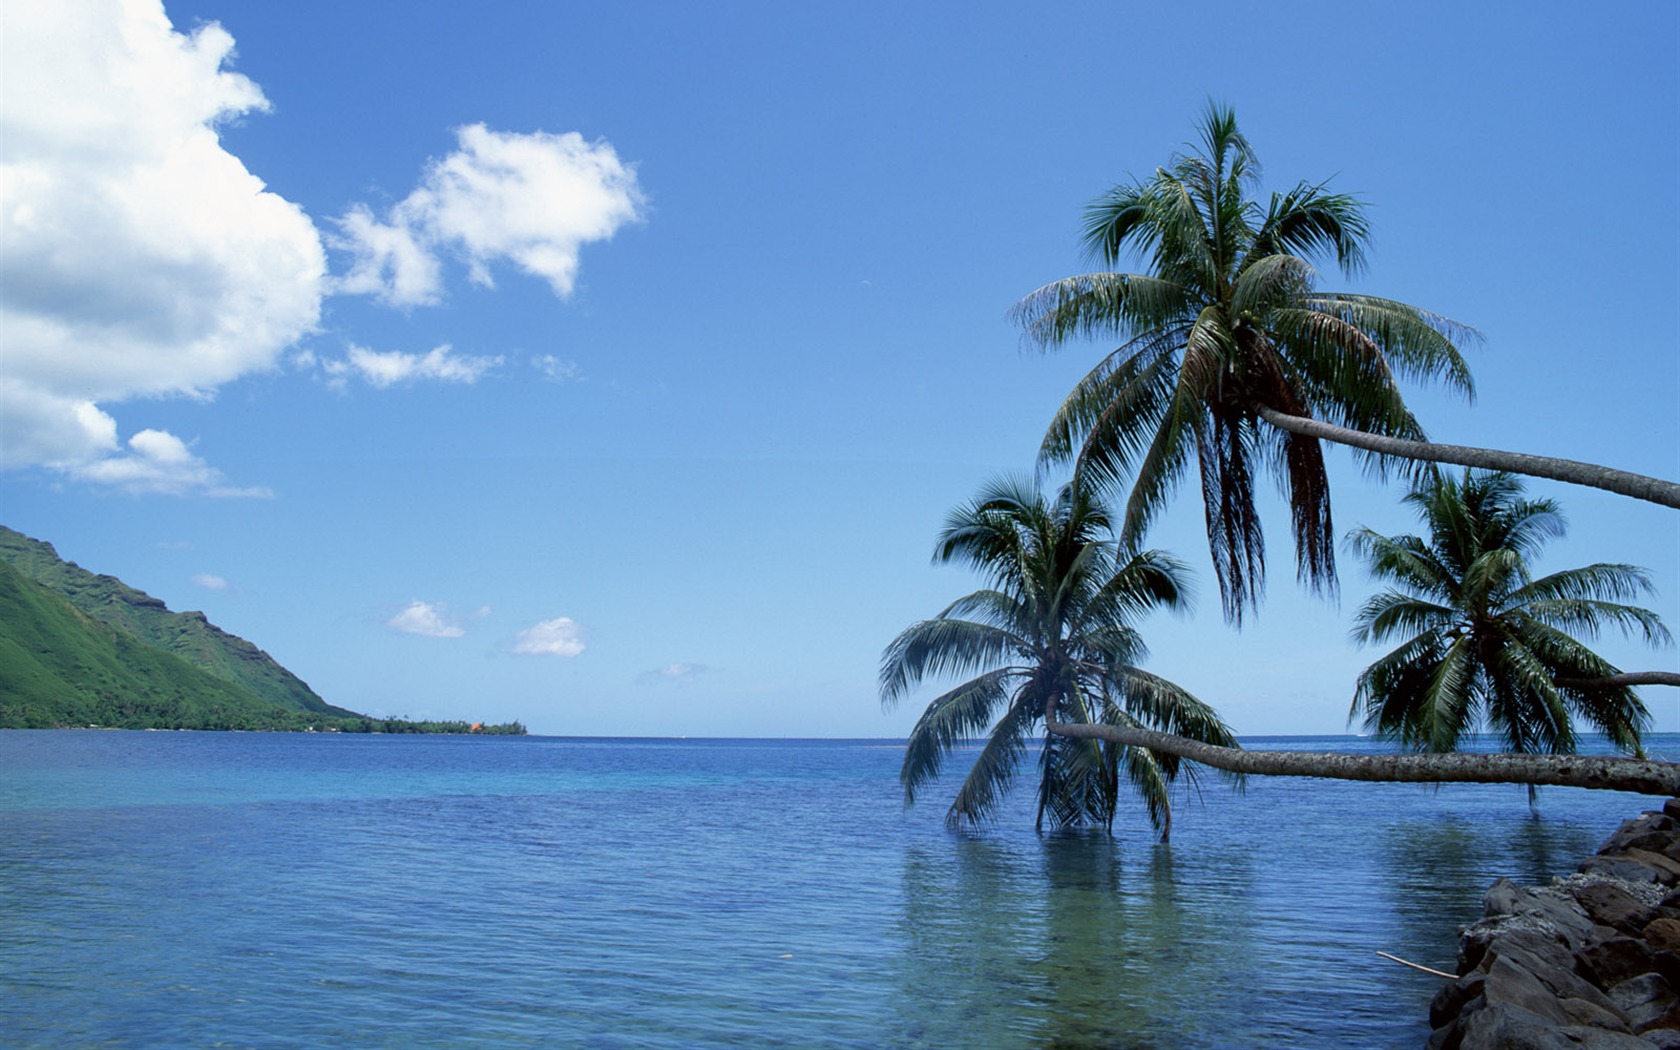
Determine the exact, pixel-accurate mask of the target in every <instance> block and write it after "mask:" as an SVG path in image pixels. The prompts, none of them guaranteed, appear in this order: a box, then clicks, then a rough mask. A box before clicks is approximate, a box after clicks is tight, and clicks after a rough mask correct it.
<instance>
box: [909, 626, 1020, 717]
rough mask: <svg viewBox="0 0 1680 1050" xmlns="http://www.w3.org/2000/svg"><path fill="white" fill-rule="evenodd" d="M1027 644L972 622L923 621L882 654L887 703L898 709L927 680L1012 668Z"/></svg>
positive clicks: (1009, 634) (994, 628)
mask: <svg viewBox="0 0 1680 1050" xmlns="http://www.w3.org/2000/svg"><path fill="white" fill-rule="evenodd" d="M1021 646H1022V640H1021V639H1020V638H1019V637H1017V636H1016V635H1013V634H1011V633H1009V632H1008V631H1004V630H1001V629H999V628H997V627H993V626H992V625H990V624H983V623H975V622H973V621H971V620H949V619H937V620H922V621H919V622H917V623H914V624H911V625H910V626H909V627H907V628H905V629H904V631H903V632H902V633H900V634H899V636H898V637H897V638H894V639H893V640H892V642H891V643H890V644H889V645H888V646H887V648H886V651H885V652H883V653H882V654H881V675H880V687H881V703H882V705H883V706H885V707H891V706H893V705H894V704H896V703H897V702H898V701H899V699H900V698H902V697H903V696H904V695H905V694H906V693H908V692H909V691H910V690H912V689H914V688H916V687H917V686H919V685H920V684H921V683H922V682H923V681H924V680H925V679H928V678H938V677H942V676H947V675H960V674H966V673H972V672H975V671H985V670H990V669H992V668H994V667H997V666H998V665H999V664H1007V663H1008V662H1009V659H1010V657H1011V656H1012V655H1013V654H1014V653H1015V652H1016V651H1017V650H1018V649H1019V648H1021Z"/></svg>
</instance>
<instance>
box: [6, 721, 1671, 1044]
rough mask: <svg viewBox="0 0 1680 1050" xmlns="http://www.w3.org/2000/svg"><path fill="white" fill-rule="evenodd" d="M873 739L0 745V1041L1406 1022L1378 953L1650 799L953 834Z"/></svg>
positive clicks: (1303, 791) (963, 1033)
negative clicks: (1093, 831) (916, 800)
mask: <svg viewBox="0 0 1680 1050" xmlns="http://www.w3.org/2000/svg"><path fill="white" fill-rule="evenodd" d="M1248 743H1249V745H1250V746H1256V747H1285V746H1287V747H1309V748H1332V747H1334V748H1342V749H1345V748H1350V747H1352V748H1359V747H1363V746H1365V745H1364V744H1363V743H1362V742H1361V741H1358V740H1354V739H1346V738H1312V739H1305V740H1285V739H1265V740H1252V741H1249V742H1248ZM1677 744H1680V741H1677V740H1675V739H1674V738H1664V739H1659V740H1657V741H1656V749H1657V750H1659V751H1661V750H1663V749H1664V748H1665V747H1666V748H1672V749H1675V750H1680V747H1676V745H1677ZM901 756H902V752H901V750H900V749H899V748H897V747H896V746H894V745H892V744H891V743H890V742H878V741H828V740H822V741H800V740H793V741H782V740H776V741H759V740H593V739H563V738H542V737H527V738H507V737H501V738H463V737H368V736H327V735H322V736H314V735H295V734H244V733H228V734H213V733H125V732H74V731H65V732H23V731H11V732H5V733H0V1044H4V1045H6V1046H16V1047H55V1048H56V1047H82V1046H101V1047H211V1046H218V1047H219V1046H230V1047H247V1046H248V1047H311V1048H313V1047H329V1046H331V1047H393V1048H404V1050H407V1048H414V1047H525V1046H536V1047H599V1048H619V1047H626V1048H628V1047H638V1048H643V1047H723V1046H729V1047H889V1048H891V1047H930V1048H935V1047H937V1048H946V1047H1000V1048H1008V1047H1023V1048H1024V1047H1065V1048H1074V1047H1117V1048H1146V1047H1147V1048H1181V1047H1360V1048H1378V1047H1408V1048H1412V1047H1418V1046H1420V1045H1421V1044H1422V1042H1423V1040H1424V1039H1425V1038H1426V1037H1427V1035H1428V1029H1427V1026H1426V1024H1425V1016H1426V1013H1427V1004H1428V1001H1429V998H1430V996H1431V995H1432V994H1434V992H1435V990H1436V988H1437V987H1439V984H1440V981H1439V979H1438V978H1434V977H1431V976H1429V975H1427V974H1424V973H1420V972H1418V971H1415V970H1410V969H1406V968H1404V967H1401V966H1399V965H1396V964H1394V963H1391V962H1388V961H1386V960H1384V959H1381V958H1379V957H1378V956H1377V955H1376V954H1375V953H1376V952H1378V951H1386V952H1390V953H1393V954H1395V955H1399V956H1402V957H1404V958H1407V959H1412V960H1415V961H1418V962H1421V963H1425V964H1429V965H1433V966H1435V967H1438V968H1441V969H1451V968H1452V962H1453V958H1454V952H1455V946H1456V937H1455V928H1456V927H1457V926H1459V925H1461V924H1463V923H1465V922H1468V921H1471V920H1473V919H1474V918H1476V917H1477V916H1478V915H1479V913H1480V907H1481V897H1482V893H1483V891H1484V890H1485V889H1486V887H1487V885H1488V883H1490V882H1491V881H1492V880H1493V879H1494V878H1496V877H1498V876H1500V875H1509V876H1512V877H1514V878H1516V879H1518V880H1519V881H1526V882H1545V881H1547V880H1549V879H1550V878H1551V876H1553V875H1556V874H1562V873H1565V872H1568V871H1570V870H1573V868H1574V866H1575V863H1576V862H1577V860H1578V859H1579V858H1580V857H1581V856H1582V855H1584V854H1586V853H1590V852H1591V851H1592V850H1593V849H1594V848H1595V847H1596V845H1597V844H1598V842H1599V841H1600V840H1602V839H1603V838H1604V837H1605V836H1606V835H1607V834H1608V833H1609V832H1610V831H1611V830H1613V829H1614V828H1615V826H1616V825H1617V824H1618V823H1620V821H1621V820H1623V819H1624V818H1626V817H1629V816H1632V815H1634V814H1635V813H1637V812H1639V811H1640V810H1641V809H1644V808H1648V807H1649V806H1650V805H1651V804H1652V803H1651V800H1647V799H1642V798H1639V797H1637V796H1629V795H1616V794H1607V793H1599V792H1577V791H1569V790H1565V789H1547V790H1545V791H1543V792H1542V794H1541V798H1540V809H1539V812H1538V815H1535V814H1533V813H1531V811H1530V809H1529V806H1528V801H1527V796H1526V794H1525V793H1524V791H1523V790H1522V789H1521V788H1515V787H1457V786H1455V787H1446V788H1442V789H1440V790H1433V789H1429V788H1420V787H1415V786H1401V785H1371V784H1337V783H1333V782H1325V781H1307V780H1297V779H1256V780H1252V781H1250V783H1249V786H1248V789H1247V792H1246V794H1243V795H1236V794H1233V793H1232V792H1231V791H1229V790H1228V789H1227V788H1226V786H1225V785H1224V783H1223V782H1221V781H1219V780H1218V779H1216V778H1213V777H1208V778H1205V779H1204V782H1203V785H1202V789H1201V798H1200V800H1199V801H1198V799H1197V797H1196V796H1195V795H1193V794H1192V795H1190V796H1187V797H1185V798H1181V799H1179V800H1177V802H1176V804H1175V822H1174V829H1173V840H1172V843H1171V845H1170V846H1160V845H1157V844H1156V843H1155V842H1154V839H1153V836H1152V835H1151V834H1150V832H1149V829H1148V825H1147V823H1146V821H1145V819H1144V818H1143V816H1142V813H1141V808H1137V807H1134V808H1131V809H1128V810H1127V812H1126V813H1125V814H1124V815H1123V816H1122V817H1121V819H1120V820H1119V821H1117V823H1116V834H1115V836H1114V837H1113V838H1112V839H1109V838H1105V837H1102V836H1098V835H1044V836H1040V835H1037V834H1034V833H1033V831H1032V817H1031V811H1030V804H1031V803H1030V795H1031V792H1030V789H1029V788H1028V786H1027V785H1028V784H1030V769H1029V770H1024V771H1023V780H1022V782H1021V789H1020V790H1019V791H1018V792H1017V794H1018V795H1019V796H1020V797H1018V798H1017V799H1016V800H1015V802H1014V803H1012V805H1011V807H1010V810H1009V811H1008V812H1006V813H1005V814H1004V815H1003V816H1002V818H1001V819H1000V820H999V822H998V823H997V824H996V825H995V826H993V827H991V828H989V829H988V830H986V831H985V832H984V833H982V834H958V833H953V832H950V831H947V830H946V829H945V827H944V825H943V823H942V817H943V806H944V802H945V800H947V799H948V796H949V794H950V789H951V784H950V783H949V782H947V783H945V784H943V785H940V786H939V787H937V788H935V789H934V790H931V791H929V792H928V793H927V795H926V796H925V801H923V802H922V803H920V804H918V805H917V806H916V807H915V808H913V809H910V810H905V809H903V807H902V805H901V799H900V794H899V789H898V784H897V772H898V764H899V761H900V758H901ZM960 757H962V756H959V758H960ZM963 764H964V763H962V762H960V761H959V762H958V763H956V765H957V766H958V767H959V771H960V767H961V766H962V765H963Z"/></svg>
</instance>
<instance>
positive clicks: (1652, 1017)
mask: <svg viewBox="0 0 1680 1050" xmlns="http://www.w3.org/2000/svg"><path fill="white" fill-rule="evenodd" d="M1513 989H1514V990H1520V987H1519V986H1517V985H1513ZM1610 999H1611V1001H1612V1002H1614V1003H1615V1004H1616V1005H1617V1006H1619V1007H1620V1008H1621V1010H1622V1013H1624V1014H1626V1015H1627V1018H1628V1021H1629V1022H1630V1023H1631V1025H1632V1027H1633V1030H1634V1031H1636V1032H1637V1031H1639V1030H1640V1029H1643V1028H1658V1027H1669V1026H1668V1025H1659V1024H1658V1023H1657V1022H1658V1021H1660V1020H1663V1019H1664V1018H1665V1017H1666V1015H1667V1014H1668V1013H1669V1012H1670V1011H1673V1010H1675V1008H1676V1007H1680V996H1677V995H1675V994H1674V989H1673V988H1672V987H1670V986H1669V983H1668V981H1666V980H1664V979H1663V977H1662V975H1661V974H1655V973H1647V974H1641V975H1640V976H1638V977H1633V978H1630V979H1628V980H1626V981H1623V982H1622V983H1621V984H1618V985H1617V986H1616V987H1614V988H1612V989H1610Z"/></svg>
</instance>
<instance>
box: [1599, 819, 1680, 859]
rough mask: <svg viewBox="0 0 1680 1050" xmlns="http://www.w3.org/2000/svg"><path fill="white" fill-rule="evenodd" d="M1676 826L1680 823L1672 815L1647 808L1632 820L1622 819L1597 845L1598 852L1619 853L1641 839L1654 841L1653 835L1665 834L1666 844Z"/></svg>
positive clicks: (1670, 839) (1671, 837)
mask: <svg viewBox="0 0 1680 1050" xmlns="http://www.w3.org/2000/svg"><path fill="white" fill-rule="evenodd" d="M1677 827H1680V823H1676V820H1675V818H1674V817H1671V816H1669V815H1668V814H1666V813H1658V812H1656V811H1654V810H1648V811H1646V812H1644V813H1641V814H1639V816H1637V817H1634V818H1633V819H1632V820H1625V821H1623V822H1622V826H1621V827H1619V828H1617V829H1616V830H1615V831H1614V832H1613V833H1611V835H1610V837H1609V838H1607V839H1605V840H1604V844H1603V845H1601V846H1599V847H1598V852H1599V853H1600V854H1606V853H1620V852H1622V851H1623V850H1625V849H1627V848H1628V847H1629V846H1632V845H1635V844H1637V843H1638V842H1640V841H1642V840H1650V841H1655V840H1654V839H1652V838H1651V837H1652V836H1653V835H1657V836H1661V835H1666V836H1667V837H1666V838H1664V839H1663V842H1664V844H1665V845H1666V844H1667V842H1669V841H1672V839H1673V833H1674V830H1675V829H1676V828H1677ZM1657 848H1658V849H1661V848H1662V847H1661V846H1658V847H1657Z"/></svg>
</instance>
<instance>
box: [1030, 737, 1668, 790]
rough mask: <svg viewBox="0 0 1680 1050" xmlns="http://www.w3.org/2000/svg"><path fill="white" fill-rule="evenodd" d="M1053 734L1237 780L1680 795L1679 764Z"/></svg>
mask: <svg viewBox="0 0 1680 1050" xmlns="http://www.w3.org/2000/svg"><path fill="white" fill-rule="evenodd" d="M1048 728H1049V730H1050V732H1052V733H1059V734H1061V735H1062V736H1072V737H1085V738H1087V739H1098V740H1108V741H1111V742H1113V743H1116V744H1124V745H1126V746H1128V747H1147V748H1149V749H1150V750H1151V751H1161V752H1165V753H1166V754H1169V755H1177V756H1178V757H1179V758H1186V759H1190V760H1191V761H1193V762H1200V763H1202V764H1204V765H1209V766H1212V767H1214V768H1215V769H1223V770H1226V771H1227V772H1231V773H1249V774H1254V775H1257V776H1272V777H1322V778H1326V779H1330V780H1373V781H1403V782H1408V783H1425V784H1443V783H1470V784H1529V785H1539V784H1546V785H1552V786H1558V787H1580V788H1596V789H1599V790H1603V791H1632V792H1636V793H1638V794H1641V795H1680V764H1677V763H1674V762H1655V761H1652V760H1650V759H1644V758H1623V757H1615V756H1608V757H1601V756H1596V755H1594V756H1586V755H1514V754H1491V755H1490V754H1468V753H1465V752H1454V753H1452V754H1402V755H1350V754H1346V753H1339V752H1321V751H1244V750H1240V749H1238V748H1231V747H1214V746H1213V745H1211V744H1203V743H1199V742H1197V741H1195V740H1186V739H1185V738H1183V737H1179V736H1171V735H1169V734H1167V733H1157V732H1155V731H1153V730H1150V729H1137V728H1132V727H1130V726H1116V725H1086V724H1080V723H1071V722H1054V721H1052V722H1050V723H1049V724H1048Z"/></svg>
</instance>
